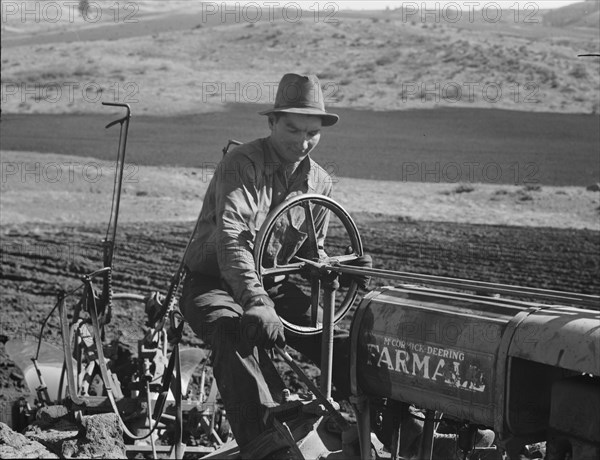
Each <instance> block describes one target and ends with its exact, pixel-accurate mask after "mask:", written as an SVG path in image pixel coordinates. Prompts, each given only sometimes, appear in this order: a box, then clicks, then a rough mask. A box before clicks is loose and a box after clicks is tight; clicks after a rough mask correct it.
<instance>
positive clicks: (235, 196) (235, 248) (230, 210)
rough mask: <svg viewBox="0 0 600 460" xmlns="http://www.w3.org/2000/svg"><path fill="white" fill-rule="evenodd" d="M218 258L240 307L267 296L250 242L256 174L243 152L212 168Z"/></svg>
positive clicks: (222, 271) (256, 200) (255, 197)
mask: <svg viewBox="0 0 600 460" xmlns="http://www.w3.org/2000/svg"><path fill="white" fill-rule="evenodd" d="M214 179H215V180H216V181H217V183H216V209H215V211H216V221H217V260H218V263H219V268H220V270H221V276H222V277H223V278H224V279H225V281H226V283H227V285H228V286H229V288H230V290H231V294H232V297H233V298H234V300H235V301H236V302H237V303H239V304H240V305H241V306H242V307H245V306H246V305H247V304H248V303H249V302H250V300H251V299H252V298H254V297H257V296H266V295H267V293H266V291H265V290H264V288H263V287H262V285H261V283H260V280H259V279H258V276H257V274H256V269H255V265H254V257H253V252H252V243H253V238H254V231H253V230H254V229H253V228H252V229H251V226H253V225H254V220H255V217H256V214H257V211H258V209H257V202H258V190H257V179H258V177H257V173H256V168H255V166H254V164H253V163H252V162H251V161H250V160H249V159H248V158H247V157H245V156H243V155H231V156H228V157H226V158H225V159H224V160H223V161H222V162H221V163H220V164H219V166H218V167H217V169H216V171H215V178H214Z"/></svg>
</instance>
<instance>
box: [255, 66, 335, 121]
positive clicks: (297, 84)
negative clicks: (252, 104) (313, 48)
mask: <svg viewBox="0 0 600 460" xmlns="http://www.w3.org/2000/svg"><path fill="white" fill-rule="evenodd" d="M271 113H299V114H302V115H318V116H320V117H321V118H322V120H323V126H331V125H334V124H336V123H337V121H338V120H339V118H340V117H339V116H338V115H336V114H335V113H328V112H326V111H325V101H324V97H323V91H322V90H321V85H320V83H319V79H318V78H317V76H316V75H307V76H304V75H297V74H295V73H286V74H285V75H284V76H283V77H282V78H281V81H280V82H279V86H278V87H277V94H276V95H275V104H274V106H273V108H272V109H269V110H265V111H264V112H260V114H261V115H269V114H271Z"/></svg>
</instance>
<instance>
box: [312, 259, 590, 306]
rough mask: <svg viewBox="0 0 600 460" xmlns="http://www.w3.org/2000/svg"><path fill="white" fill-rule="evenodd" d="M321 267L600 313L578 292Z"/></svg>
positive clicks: (331, 265)
mask: <svg viewBox="0 0 600 460" xmlns="http://www.w3.org/2000/svg"><path fill="white" fill-rule="evenodd" d="M320 265H321V266H320V268H321V269H329V270H333V271H336V272H338V273H347V274H349V275H367V276H373V277H377V278H384V279H391V280H396V281H405V282H413V283H424V284H432V285H436V286H444V287H449V288H455V289H464V290H471V291H476V292H485V293H495V294H504V295H508V296H520V297H531V298H534V299H544V300H550V301H555V302H566V303H568V304H572V305H577V306H582V307H588V308H592V309H600V297H599V296H594V295H587V294H578V293H574V292H564V291H553V290H549V289H539V288H531V287H523V286H513V285H510V284H500V283H488V282H484V281H473V280H465V279H460V278H449V277H444V276H437V275H421V274H418V273H410V272H396V271H391V270H383V269H379V268H357V267H351V266H348V265H342V264H340V263H339V262H338V261H336V260H335V259H334V260H333V261H331V263H324V264H320Z"/></svg>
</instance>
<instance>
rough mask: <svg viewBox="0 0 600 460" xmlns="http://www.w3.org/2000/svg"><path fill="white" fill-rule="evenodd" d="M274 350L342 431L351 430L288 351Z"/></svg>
mask: <svg viewBox="0 0 600 460" xmlns="http://www.w3.org/2000/svg"><path fill="white" fill-rule="evenodd" d="M274 348H275V351H276V352H277V353H278V354H279V356H281V357H282V358H283V360H284V361H285V362H286V363H287V365H288V366H290V367H291V368H292V370H293V371H294V372H295V373H296V375H297V376H298V377H300V380H302V382H303V383H304V384H305V385H306V386H307V387H308V389H309V391H312V393H313V394H314V395H315V397H316V398H317V400H318V401H319V402H320V403H321V404H323V406H325V409H327V411H328V412H329V413H330V414H331V415H332V417H333V419H334V420H335V423H336V424H337V426H338V427H339V428H340V430H342V431H346V430H347V429H348V428H349V425H348V422H347V421H346V419H345V418H344V417H342V414H340V412H339V411H338V410H337V409H336V408H335V407H333V404H331V401H330V400H329V399H327V398H326V397H325V395H324V394H323V393H321V390H319V388H317V387H316V386H315V384H314V383H313V382H312V381H311V380H310V379H309V378H308V376H307V375H306V374H305V373H304V371H303V370H302V368H301V367H300V366H298V364H296V362H295V361H294V360H293V359H292V357H291V356H290V354H289V353H288V352H287V351H285V350H284V349H283V348H280V347H278V346H275V347H274Z"/></svg>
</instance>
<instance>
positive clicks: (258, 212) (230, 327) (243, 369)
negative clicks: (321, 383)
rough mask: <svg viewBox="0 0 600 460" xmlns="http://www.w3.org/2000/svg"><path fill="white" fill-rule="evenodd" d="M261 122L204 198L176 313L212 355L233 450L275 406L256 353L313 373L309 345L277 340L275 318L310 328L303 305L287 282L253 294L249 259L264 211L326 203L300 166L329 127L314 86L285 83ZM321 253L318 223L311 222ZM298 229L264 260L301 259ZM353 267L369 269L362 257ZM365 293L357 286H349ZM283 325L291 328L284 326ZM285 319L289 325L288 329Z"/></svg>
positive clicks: (268, 369) (340, 368) (313, 339)
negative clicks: (301, 201)
mask: <svg viewBox="0 0 600 460" xmlns="http://www.w3.org/2000/svg"><path fill="white" fill-rule="evenodd" d="M261 114H262V115H267V116H268V123H269V129H270V131H271V134H270V136H269V137H267V138H263V139H257V140H255V141H252V142H250V143H248V144H244V145H242V146H239V147H237V148H235V149H234V150H232V151H231V152H229V153H227V154H226V156H225V157H224V158H223V160H222V161H221V162H220V163H219V165H218V166H217V168H216V170H215V173H214V176H213V178H212V180H211V183H210V185H209V187H208V190H207V192H206V196H205V198H204V202H203V206H202V210H201V212H200V216H199V218H198V225H197V228H196V231H195V234H194V236H193V239H192V242H191V243H190V247H189V248H188V251H187V253H186V258H185V264H186V267H187V270H188V274H187V276H186V279H185V282H184V286H183V295H182V299H181V311H182V313H183V315H184V317H185V318H186V320H187V321H188V323H189V324H190V326H191V328H192V330H193V331H194V332H195V333H196V334H197V335H198V336H199V337H200V338H202V339H203V340H204V341H205V342H207V343H209V344H210V345H211V346H212V350H213V370H214V375H215V378H216V381H217V385H218V388H219V391H220V393H221V397H222V399H223V402H224V404H225V409H226V412H227V419H228V421H229V422H230V425H231V428H232V431H233V434H234V435H235V438H236V441H237V442H238V445H239V446H240V448H241V449H242V450H244V447H245V446H247V445H248V443H250V442H251V441H253V440H255V439H257V437H258V436H259V435H260V434H261V433H262V432H264V431H265V429H266V427H265V426H264V423H263V417H262V415H263V413H264V410H265V408H266V407H269V406H273V405H277V404H278V403H280V402H281V394H282V391H283V389H284V385H283V382H282V380H281V378H280V377H279V375H278V374H277V372H276V370H275V367H274V366H273V363H272V362H271V360H270V359H269V357H268V355H267V352H266V350H267V349H269V348H271V347H273V345H278V346H283V345H284V344H285V343H286V340H287V343H288V344H289V345H291V346H292V347H294V348H296V349H297V350H298V351H300V352H302V353H304V354H305V355H306V356H308V357H309V358H310V359H312V360H313V361H315V362H316V363H318V362H319V360H320V338H319V337H318V336H309V337H306V336H298V335H295V334H292V333H288V334H287V337H286V335H284V330H283V325H282V323H281V320H280V319H279V315H282V316H283V317H285V318H286V319H289V320H290V321H293V322H294V323H295V324H299V323H302V322H304V323H305V324H308V321H309V320H310V298H309V297H308V296H306V295H305V294H303V293H302V292H301V290H300V289H299V288H298V287H296V286H294V285H293V284H292V283H291V282H289V281H288V280H287V279H285V280H278V281H277V282H275V281H270V282H269V283H268V284H267V283H265V284H266V285H265V286H263V284H262V283H261V280H260V279H259V278H258V276H257V273H256V270H255V263H254V259H253V251H252V248H253V243H254V239H255V237H256V233H257V232H258V230H259V229H260V227H261V225H262V224H263V222H264V221H265V219H266V217H267V215H268V213H269V211H271V210H272V209H273V208H274V207H275V206H277V205H278V204H280V203H282V202H283V201H284V200H285V199H286V198H290V197H292V196H295V195H298V194H303V193H318V194H322V195H326V196H329V195H330V194H331V191H332V180H331V178H330V176H329V175H328V174H327V172H326V171H325V170H324V169H323V168H321V167H320V166H319V165H318V164H317V163H316V162H314V161H313V160H312V158H311V157H310V155H309V154H310V153H311V152H312V151H313V149H314V148H315V147H316V146H317V144H318V143H319V139H320V137H321V130H322V128H323V127H328V126H332V125H334V124H335V123H336V122H337V121H338V119H339V117H338V115H336V114H333V113H328V112H326V111H325V105H324V102H323V93H322V90H321V87H320V85H319V81H318V79H317V77H316V76H314V75H310V76H301V75H296V74H286V75H284V76H283V78H282V79H281V81H280V83H279V87H278V89H277V95H276V98H275V104H274V107H273V108H272V109H270V110H267V111H265V112H262V113H261ZM315 222H316V227H317V228H316V231H317V239H318V243H319V246H320V247H321V248H322V244H323V240H324V238H325V233H326V230H327V218H326V217H323V218H320V217H319V216H316V218H315ZM301 224H302V222H293V219H290V221H289V222H284V223H282V225H281V226H279V227H278V229H277V231H276V232H275V237H276V239H278V241H275V242H274V243H273V244H270V245H269V248H268V250H267V252H268V254H267V257H268V258H270V259H271V260H277V261H278V262H280V263H281V262H287V261H289V260H290V259H291V257H293V255H294V254H295V253H296V252H297V251H299V250H301V249H302V245H303V243H304V242H305V241H306V233H305V232H303V231H302V225H301ZM357 264H359V265H363V266H370V257H368V256H363V257H362V258H359V259H358V262H357ZM355 279H356V280H357V282H358V284H359V286H361V287H363V288H365V287H366V285H367V282H368V278H366V277H360V276H359V277H355ZM292 317H293V318H292ZM290 318H291V319H290ZM348 353H349V341H348V335H347V334H346V333H344V332H341V331H336V333H335V337H334V370H333V374H334V375H333V381H334V384H335V386H336V389H337V390H338V393H339V394H340V395H341V396H348V395H349V393H350V390H349V380H350V379H349V357H348Z"/></svg>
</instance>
